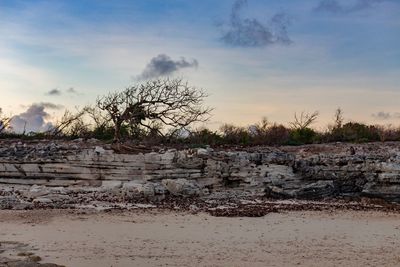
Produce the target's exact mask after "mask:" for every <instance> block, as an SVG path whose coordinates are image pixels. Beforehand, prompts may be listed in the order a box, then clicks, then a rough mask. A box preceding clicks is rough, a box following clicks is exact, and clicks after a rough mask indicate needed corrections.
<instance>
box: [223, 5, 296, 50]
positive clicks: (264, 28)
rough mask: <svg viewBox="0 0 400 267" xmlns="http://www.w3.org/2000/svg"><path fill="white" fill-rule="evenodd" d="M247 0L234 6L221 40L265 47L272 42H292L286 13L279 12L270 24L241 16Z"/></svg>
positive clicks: (233, 43)
mask: <svg viewBox="0 0 400 267" xmlns="http://www.w3.org/2000/svg"><path fill="white" fill-rule="evenodd" d="M246 4H247V0H237V1H236V2H235V3H234V4H233V7H232V12H231V16H230V20H229V22H228V23H225V24H222V27H225V29H223V35H222V37H221V40H222V41H223V42H224V43H226V44H228V45H232V46H242V47H264V46H268V45H272V44H290V43H292V41H291V40H290V38H289V36H288V31H287V28H288V26H289V24H290V20H289V17H288V16H287V15H286V14H285V13H277V14H276V15H274V16H273V17H272V19H271V20H270V22H269V24H268V25H266V24H263V23H262V22H260V21H259V20H257V19H255V18H244V19H243V18H241V10H242V9H243V7H244V6H245V5H246Z"/></svg>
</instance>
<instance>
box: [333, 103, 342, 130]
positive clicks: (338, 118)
mask: <svg viewBox="0 0 400 267" xmlns="http://www.w3.org/2000/svg"><path fill="white" fill-rule="evenodd" d="M343 121H344V118H343V111H342V109H341V108H337V109H336V111H335V117H334V126H333V127H334V128H337V129H339V128H342V125H343Z"/></svg>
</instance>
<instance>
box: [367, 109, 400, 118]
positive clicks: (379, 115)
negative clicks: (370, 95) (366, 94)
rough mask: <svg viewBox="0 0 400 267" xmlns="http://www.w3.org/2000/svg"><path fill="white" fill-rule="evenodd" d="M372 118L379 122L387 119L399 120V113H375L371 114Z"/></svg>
mask: <svg viewBox="0 0 400 267" xmlns="http://www.w3.org/2000/svg"><path fill="white" fill-rule="evenodd" d="M372 117H374V118H375V119H379V120H389V119H400V113H399V112H395V113H389V112H384V111H379V112H377V113H374V114H372Z"/></svg>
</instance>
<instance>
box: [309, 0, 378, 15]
mask: <svg viewBox="0 0 400 267" xmlns="http://www.w3.org/2000/svg"><path fill="white" fill-rule="evenodd" d="M384 1H385V0H357V1H356V2H354V3H352V4H350V5H343V4H341V3H340V2H339V1H338V0H321V1H320V2H319V4H318V6H317V7H315V8H314V11H317V12H324V13H333V14H350V13H354V12H358V11H362V10H366V9H371V8H373V7H374V5H376V4H379V3H382V2H384Z"/></svg>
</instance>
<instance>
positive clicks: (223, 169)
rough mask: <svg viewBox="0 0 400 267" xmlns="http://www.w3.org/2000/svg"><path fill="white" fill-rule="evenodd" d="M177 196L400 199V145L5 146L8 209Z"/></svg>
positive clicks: (2, 197) (0, 185) (4, 202)
mask: <svg viewBox="0 0 400 267" xmlns="http://www.w3.org/2000/svg"><path fill="white" fill-rule="evenodd" d="M169 196H177V197H202V198H213V199H216V198H234V197H238V196H239V197H269V198H294V199H312V200H322V199H326V198H351V199H355V198H360V197H373V198H381V199H384V200H387V201H389V202H400V143H373V144H360V145H350V144H323V145H309V146H300V147H280V148H271V147H253V148H247V149H211V148H207V149H205V148H199V149H185V150H176V149H158V150H157V151H153V152H146V153H132V154H120V153H116V152H114V151H113V150H112V149H111V147H110V145H105V144H102V143H100V142H97V141H91V142H83V141H80V140H78V141H75V142H48V141H47V142H44V141H43V142H39V141H38V142H30V143H23V142H22V141H2V142H1V143H0V209H7V208H16V207H19V205H21V206H20V207H23V206H24V205H26V204H27V203H29V204H31V205H39V206H40V205H46V204H51V203H59V202H62V203H75V202H77V198H78V197H79V198H81V199H80V201H81V200H82V198H83V199H84V198H85V197H87V198H93V200H96V201H98V200H99V199H102V198H107V199H108V200H110V201H115V202H119V203H120V202H127V201H131V200H133V199H138V198H145V199H155V200H162V199H163V198H165V197H169ZM74 198H75V199H74Z"/></svg>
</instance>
